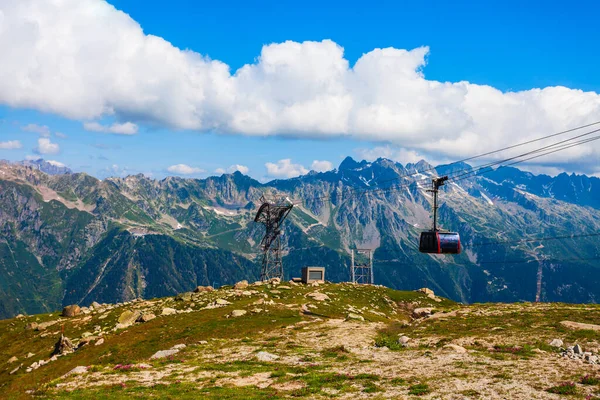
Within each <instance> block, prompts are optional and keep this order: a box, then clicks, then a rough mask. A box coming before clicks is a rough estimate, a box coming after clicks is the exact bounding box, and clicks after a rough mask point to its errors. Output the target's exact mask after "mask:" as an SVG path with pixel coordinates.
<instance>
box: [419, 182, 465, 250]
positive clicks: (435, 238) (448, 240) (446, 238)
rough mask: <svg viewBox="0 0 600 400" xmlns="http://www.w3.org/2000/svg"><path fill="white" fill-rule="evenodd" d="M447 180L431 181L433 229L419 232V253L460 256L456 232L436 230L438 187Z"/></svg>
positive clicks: (458, 238) (458, 239)
mask: <svg viewBox="0 0 600 400" xmlns="http://www.w3.org/2000/svg"><path fill="white" fill-rule="evenodd" d="M447 180H448V177H447V176H444V177H441V178H434V179H432V185H433V189H430V190H428V192H433V229H432V230H430V231H425V232H421V239H420V240H419V251H420V252H421V253H429V254H460V250H461V248H460V235H459V234H458V233H457V232H447V231H441V230H439V229H438V228H437V209H438V205H437V194H438V189H439V187H440V186H443V185H444V182H445V181H447Z"/></svg>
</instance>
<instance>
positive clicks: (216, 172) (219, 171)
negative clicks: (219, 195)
mask: <svg viewBox="0 0 600 400" xmlns="http://www.w3.org/2000/svg"><path fill="white" fill-rule="evenodd" d="M225 173H227V171H226V170H225V169H224V168H217V169H215V174H221V175H222V174H225Z"/></svg>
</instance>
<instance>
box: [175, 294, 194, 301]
mask: <svg viewBox="0 0 600 400" xmlns="http://www.w3.org/2000/svg"><path fill="white" fill-rule="evenodd" d="M175 300H177V301H192V292H185V293H179V294H178V295H177V296H175Z"/></svg>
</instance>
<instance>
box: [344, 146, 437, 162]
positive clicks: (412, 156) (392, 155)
mask: <svg viewBox="0 0 600 400" xmlns="http://www.w3.org/2000/svg"><path fill="white" fill-rule="evenodd" d="M355 152H356V154H357V155H358V156H359V158H361V159H364V160H367V161H375V160H377V159H378V158H387V159H388V160H393V161H397V162H399V163H402V164H408V163H416V162H419V161H421V160H423V159H425V160H427V161H428V162H430V163H431V164H439V163H440V162H439V161H437V160H434V159H432V157H431V156H429V155H424V154H422V153H419V152H417V151H415V150H407V149H405V148H401V147H393V146H389V145H386V146H377V147H373V148H360V149H356V150H355Z"/></svg>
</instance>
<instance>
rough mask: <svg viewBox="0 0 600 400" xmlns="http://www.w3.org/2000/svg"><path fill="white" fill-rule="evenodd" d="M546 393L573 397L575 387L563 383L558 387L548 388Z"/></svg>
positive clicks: (575, 391)
mask: <svg viewBox="0 0 600 400" xmlns="http://www.w3.org/2000/svg"><path fill="white" fill-rule="evenodd" d="M547 391H548V392H549V393H554V394H566V395H575V394H577V386H575V384H574V383H573V382H563V383H561V384H560V385H557V386H553V387H551V388H549V389H548V390H547Z"/></svg>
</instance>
